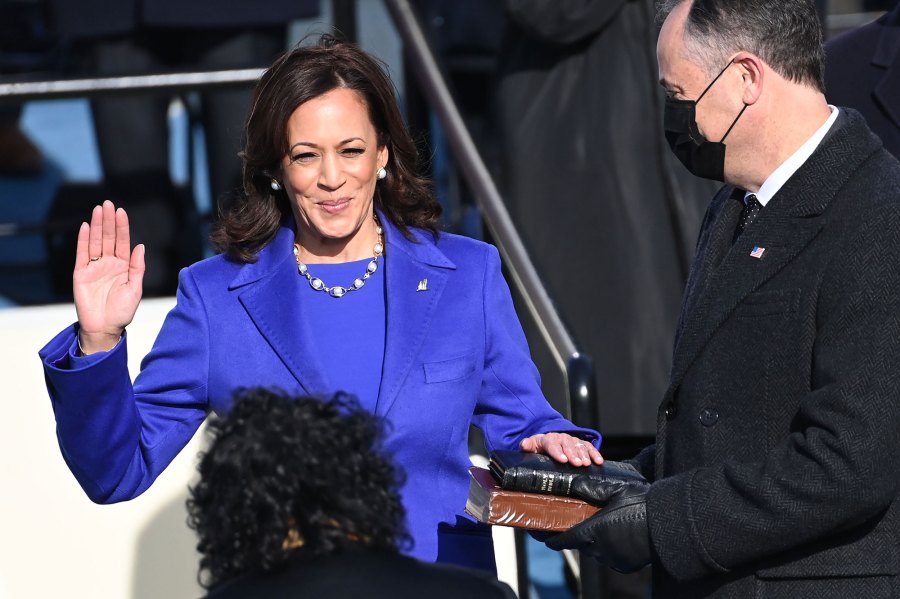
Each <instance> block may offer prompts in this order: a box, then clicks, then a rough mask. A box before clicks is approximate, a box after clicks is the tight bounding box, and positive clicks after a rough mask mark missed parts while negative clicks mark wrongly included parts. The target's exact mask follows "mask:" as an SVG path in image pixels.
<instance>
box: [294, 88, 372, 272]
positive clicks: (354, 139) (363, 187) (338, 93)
mask: <svg viewBox="0 0 900 599" xmlns="http://www.w3.org/2000/svg"><path fill="white" fill-rule="evenodd" d="M287 138H288V146H289V148H290V149H289V150H288V153H287V155H286V156H285V157H284V158H283V159H282V161H281V179H282V185H283V187H284V190H285V192H286V193H287V196H288V198H289V199H290V201H291V207H292V209H293V212H294V218H295V219H296V221H297V235H298V241H299V243H300V245H301V247H302V248H303V250H304V254H305V256H306V259H307V260H309V259H310V258H311V257H312V258H313V261H315V258H321V260H322V261H350V260H358V259H363V258H366V257H370V256H371V255H372V246H373V245H374V244H375V242H376V240H377V234H376V232H375V225H374V223H373V199H374V195H375V185H376V183H377V180H378V179H377V171H378V169H379V168H381V167H384V166H385V165H386V164H387V159H388V151H387V148H386V147H384V146H379V145H378V133H377V131H376V130H375V126H374V125H373V124H372V121H371V120H370V118H369V111H368V109H367V106H366V104H365V102H364V101H363V99H362V97H361V96H360V95H359V94H358V93H357V92H355V91H353V90H350V89H347V88H343V87H339V88H336V89H333V90H331V91H329V92H328V93H326V94H323V95H321V96H318V97H316V98H313V99H312V100H309V101H307V102H304V103H303V104H301V105H300V106H298V107H297V108H296V109H295V110H294V112H293V113H292V114H291V116H290V119H288V124H287Z"/></svg>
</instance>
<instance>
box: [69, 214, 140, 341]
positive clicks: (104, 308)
mask: <svg viewBox="0 0 900 599" xmlns="http://www.w3.org/2000/svg"><path fill="white" fill-rule="evenodd" d="M143 280H144V246H143V245H138V246H136V247H135V248H134V251H131V235H130V232H129V229H128V215H127V214H125V210H123V209H122V208H119V209H118V210H117V209H116V207H115V206H114V205H113V203H112V202H110V201H109V200H107V201H105V202H103V205H102V206H94V210H93V212H92V213H91V222H90V224H88V223H81V228H80V229H79V230H78V244H77V246H76V249H75V272H74V273H73V275H72V290H73V292H74V295H75V311H76V312H77V313H78V324H79V332H78V336H79V343H80V344H81V348H82V350H83V351H84V353H85V354H92V353H95V352H99V351H109V350H110V349H112V348H113V347H115V345H116V343H117V342H118V341H119V338H120V337H121V336H122V332H123V331H124V330H125V327H126V326H128V325H129V324H130V323H131V321H132V319H133V318H134V313H135V312H136V311H137V307H138V304H139V303H140V301H141V293H142V290H143V287H142V284H143Z"/></svg>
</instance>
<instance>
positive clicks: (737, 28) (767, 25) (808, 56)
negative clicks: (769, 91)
mask: <svg viewBox="0 0 900 599" xmlns="http://www.w3.org/2000/svg"><path fill="white" fill-rule="evenodd" d="M683 2H692V4H691V8H690V10H689V12H688V16H687V20H686V22H685V26H684V37H685V40H684V42H685V46H686V47H687V49H688V51H689V52H691V53H692V54H694V55H696V56H697V58H698V62H699V63H700V64H701V65H703V66H704V67H705V69H706V71H707V72H708V73H709V75H710V77H712V76H714V75H715V74H716V73H718V72H719V71H720V70H721V69H722V68H723V67H724V66H725V64H726V63H727V61H728V59H729V58H730V57H731V56H732V55H733V54H735V53H736V52H740V51H746V52H751V53H753V54H755V55H757V56H759V57H760V58H762V59H763V60H764V61H765V62H766V64H768V65H769V66H770V67H772V69H774V70H775V72H777V73H778V74H779V75H781V76H782V77H784V78H785V79H788V80H790V81H794V82H796V83H803V84H806V85H809V86H810V87H813V88H815V89H818V90H819V91H821V92H824V91H825V79H824V71H825V51H824V49H823V47H822V23H821V22H820V21H819V14H818V12H817V11H816V6H815V3H814V2H813V0H659V2H657V13H656V16H657V24H658V25H660V26H661V25H662V23H663V21H665V20H666V18H667V17H668V16H669V14H670V13H671V12H672V10H674V9H675V7H677V6H678V5H680V4H682V3H683Z"/></svg>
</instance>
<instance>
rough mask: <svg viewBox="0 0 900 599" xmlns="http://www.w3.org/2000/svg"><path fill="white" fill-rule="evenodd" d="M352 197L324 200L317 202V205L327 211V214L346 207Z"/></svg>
mask: <svg viewBox="0 0 900 599" xmlns="http://www.w3.org/2000/svg"><path fill="white" fill-rule="evenodd" d="M352 199H353V198H340V199H337V200H326V201H324V202H319V203H318V205H319V207H320V208H322V210H324V211H325V212H328V213H329V214H335V213H338V212H341V211H342V210H344V209H345V208H347V207H348V206H349V205H350V201H351V200H352Z"/></svg>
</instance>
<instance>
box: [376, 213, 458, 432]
mask: <svg viewBox="0 0 900 599" xmlns="http://www.w3.org/2000/svg"><path fill="white" fill-rule="evenodd" d="M381 222H382V223H384V235H385V245H386V255H385V269H386V278H385V285H386V297H387V327H386V328H387V333H386V339H385V348H384V368H383V369H382V376H381V389H380V391H379V393H378V403H377V404H376V408H375V413H376V414H378V415H380V416H383V415H385V414H387V412H388V411H389V410H390V409H391V406H392V405H393V404H394V401H395V400H396V399H397V394H398V393H399V391H400V389H401V388H402V387H403V383H404V381H405V380H406V378H407V376H408V375H409V372H410V368H411V367H412V365H413V363H414V362H415V358H416V356H418V355H419V351H420V349H421V347H422V343H423V341H424V340H425V336H426V333H427V332H428V328H429V326H430V324H431V321H432V318H433V317H434V314H435V311H436V310H437V307H438V305H439V303H440V299H441V296H442V295H443V293H444V288H445V286H446V284H447V279H448V278H449V276H450V271H451V270H452V269H455V268H456V266H455V265H454V264H453V262H451V261H450V260H449V259H448V258H447V257H446V256H445V255H444V254H443V253H442V252H441V251H440V250H438V249H437V247H435V245H434V241H433V240H432V238H431V237H430V235H429V234H427V233H425V234H423V233H422V232H420V231H418V230H415V231H413V235H415V237H416V239H417V240H418V243H415V242H411V241H409V240H408V239H406V238H405V237H404V236H403V234H402V233H401V232H400V231H399V230H398V229H397V228H396V227H394V226H393V225H392V224H391V223H390V222H389V221H388V220H387V219H386V218H384V216H382V218H381ZM426 279H427V288H428V289H427V291H417V289H418V288H419V284H420V282H421V281H423V280H426Z"/></svg>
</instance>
